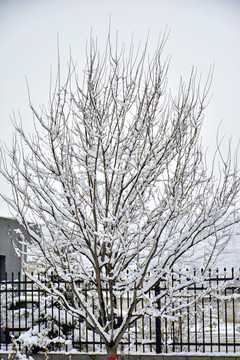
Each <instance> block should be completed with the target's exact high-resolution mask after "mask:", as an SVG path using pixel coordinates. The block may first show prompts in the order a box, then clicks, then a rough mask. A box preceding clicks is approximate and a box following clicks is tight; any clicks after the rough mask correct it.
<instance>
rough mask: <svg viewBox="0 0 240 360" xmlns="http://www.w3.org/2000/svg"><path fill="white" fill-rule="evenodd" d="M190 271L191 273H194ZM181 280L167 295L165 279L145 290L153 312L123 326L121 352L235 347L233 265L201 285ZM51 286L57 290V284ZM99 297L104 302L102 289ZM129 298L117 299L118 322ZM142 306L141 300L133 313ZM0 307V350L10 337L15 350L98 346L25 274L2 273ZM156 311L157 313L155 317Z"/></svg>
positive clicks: (237, 305)
mask: <svg viewBox="0 0 240 360" xmlns="http://www.w3.org/2000/svg"><path fill="white" fill-rule="evenodd" d="M189 274H190V271H189ZM190 275H191V276H192V275H193V276H195V273H194V272H193V273H191V274H190ZM181 281H182V278H181V275H176V274H174V275H172V277H171V287H172V288H175V289H176V288H177V289H178V290H177V291H175V294H174V296H173V297H172V298H171V294H168V291H167V290H168V287H169V286H170V284H169V282H168V283H167V282H166V281H165V280H162V281H161V282H160V283H159V284H157V285H156V286H155V287H154V288H153V289H152V290H151V291H150V292H149V293H148V297H149V298H150V299H151V298H156V297H157V299H158V300H157V303H156V309H157V310H158V311H159V312H158V313H157V312H156V313H155V314H151V315H150V314H148V315H144V316H141V317H139V318H138V319H137V320H136V321H135V322H134V323H133V324H132V325H131V326H129V328H128V330H127V331H126V333H125V335H124V337H123V339H122V342H121V344H120V347H121V348H122V349H123V351H125V352H126V351H127V352H143V353H144V352H147V353H149V352H152V353H168V352H183V351H184V352H190V351H191V352H192V351H194V352H227V353H230V352H234V353H235V352H238V351H240V280H239V275H238V276H236V274H235V273H234V270H233V269H232V270H231V272H230V274H228V273H227V271H226V269H224V271H223V272H222V273H220V272H219V271H218V270H215V271H211V270H209V274H208V277H207V279H206V280H205V281H203V282H201V283H191V284H190V285H189V286H188V287H187V288H182V287H181V286H180V285H181ZM65 285H66V284H65ZM178 285H179V286H178ZM56 286H59V288H60V287H61V283H57V284H56ZM79 286H81V290H82V291H83V292H84V294H85V296H86V300H87V301H89V303H90V304H91V306H92V307H93V309H94V308H95V299H94V298H93V297H91V289H89V288H83V284H81V285H79ZM209 289H211V291H210V290H209ZM162 294H166V296H165V295H164V296H162ZM167 294H168V295H167ZM201 294H204V296H200V295H201ZM105 300H106V302H107V301H109V299H108V292H107V290H106V294H105ZM130 301H131V292H128V293H126V294H125V296H124V297H121V296H119V298H118V299H117V307H118V310H119V313H118V318H117V321H119V324H120V322H121V321H122V318H123V317H124V315H125V312H126V309H127V308H128V306H129V304H130ZM144 306H145V304H144V300H142V301H141V302H140V303H139V304H138V305H137V307H138V308H137V309H136V311H137V310H139V309H141V307H144ZM0 307H1V311H0V324H1V331H0V349H1V350H8V349H9V348H10V347H11V342H12V341H13V338H15V339H17V343H18V346H19V348H20V349H21V350H26V351H28V352H29V351H31V352H34V351H39V350H46V349H48V350H58V349H59V350H66V351H68V350H71V349H72V348H75V349H77V350H79V351H84V352H85V351H86V352H89V351H91V352H98V351H103V350H104V344H103V342H102V340H101V338H100V336H99V335H98V334H96V333H95V332H94V331H93V330H92V329H90V328H89V327H88V326H87V325H86V323H85V322H84V321H83V320H81V319H80V320H79V319H77V318H76V317H74V316H73V315H70V314H69V313H67V311H65V310H63V309H61V307H60V306H59V305H58V304H57V303H56V302H55V300H54V298H52V297H50V296H49V295H47V294H46V293H44V292H43V291H42V290H40V289H39V288H38V287H36V285H35V284H34V282H33V281H31V280H29V279H28V278H27V277H25V276H21V275H20V274H18V276H17V278H15V276H14V275H13V274H11V277H9V276H7V274H6V275H5V280H3V281H1V282H0ZM163 309H164V310H163ZM161 312H162V314H161V316H159V315H156V314H159V313H161ZM119 324H116V326H118V325H119Z"/></svg>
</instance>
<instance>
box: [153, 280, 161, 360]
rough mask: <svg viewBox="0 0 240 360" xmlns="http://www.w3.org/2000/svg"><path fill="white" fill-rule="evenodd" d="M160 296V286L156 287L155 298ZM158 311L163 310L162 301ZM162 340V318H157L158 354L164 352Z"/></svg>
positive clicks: (158, 302)
mask: <svg viewBox="0 0 240 360" xmlns="http://www.w3.org/2000/svg"><path fill="white" fill-rule="evenodd" d="M159 295H160V285H159V284H157V285H156V286H155V296H156V297H158V296H159ZM157 309H158V310H160V309H161V304H160V299H158V300H157ZM161 343H162V340H161V328H160V317H159V316H158V317H156V353H157V354H160V353H161V352H162V344H161Z"/></svg>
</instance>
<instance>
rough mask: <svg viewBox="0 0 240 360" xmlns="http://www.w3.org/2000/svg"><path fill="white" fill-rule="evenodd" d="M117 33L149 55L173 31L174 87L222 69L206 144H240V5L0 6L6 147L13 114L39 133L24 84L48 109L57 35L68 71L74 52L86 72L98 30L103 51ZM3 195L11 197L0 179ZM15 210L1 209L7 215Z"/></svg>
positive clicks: (147, 0) (184, 1) (231, 1)
mask: <svg viewBox="0 0 240 360" xmlns="http://www.w3.org/2000/svg"><path fill="white" fill-rule="evenodd" d="M110 17H111V29H112V33H113V34H114V33H115V32H116V31H117V30H118V33H119V39H120V41H124V42H127V43H128V42H129V41H130V38H131V37H132V34H133V33H134V41H135V42H136V43H137V44H138V43H139V41H141V42H144V41H145V40H146V38H147V35H148V33H149V52H150V53H151V51H154V46H155V44H156V43H157V41H158V38H159V35H160V34H162V33H163V32H164V30H165V28H166V27H167V28H168V29H170V30H171V31H170V36H169V39H168V42H167V44H166V47H165V53H164V54H165V55H166V56H168V55H170V56H171V65H170V70H169V78H170V82H169V83H170V85H171V87H173V88H174V86H176V84H177V82H178V80H179V79H180V76H183V78H184V79H186V80H187V78H188V76H189V74H190V72H191V69H192V66H193V65H194V66H196V67H197V68H198V71H199V73H201V74H202V77H203V79H204V78H206V76H207V73H208V71H209V68H210V65H211V64H213V63H214V64H215V70H214V77H213V83H212V88H211V93H212V94H213V97H212V99H211V102H210V104H209V107H208V109H207V110H206V111H205V123H204V127H203V133H202V136H203V141H204V145H205V146H206V147H209V148H210V149H211V148H213V145H214V144H215V141H216V131H217V128H218V125H219V124H220V122H222V124H221V130H220V133H221V135H225V136H226V139H227V138H229V137H232V139H233V145H234V146H236V144H237V142H238V140H239V127H240V125H239V124H240V115H239V114H240V112H239V105H240V92H239V87H240V0H121V1H114V0H111V1H106V0H88V1H86V0H0V125H1V131H0V141H1V142H5V143H6V144H7V145H11V139H12V133H13V126H12V123H11V120H10V115H11V114H12V113H13V110H14V111H15V112H18V111H20V113H21V116H22V122H23V126H24V128H25V129H29V131H31V129H32V117H31V113H30V112H29V111H28V98H27V88H26V81H25V77H27V79H28V83H29V86H30V90H31V94H32V99H33V101H34V103H35V105H38V104H42V103H46V99H47V96H48V85H49V77H50V66H51V65H52V66H53V67H54V66H56V63H57V45H56V44H57V36H59V44H60V51H61V59H62V64H63V66H64V65H65V64H66V62H67V59H68V55H69V47H70V45H71V51H72V55H73V58H74V60H75V61H76V62H78V64H79V65H81V64H84V60H85V44H86V40H87V39H88V38H89V34H90V31H91V29H92V31H93V34H94V35H96V36H97V37H98V41H99V44H100V47H101V44H103V43H104V42H105V40H106V35H107V33H108V28H109V19H110ZM0 187H1V192H6V193H7V192H8V191H9V190H8V188H7V186H6V184H5V183H4V180H3V179H1V178H0ZM8 215H9V211H8V210H7V208H6V206H5V205H4V204H3V203H2V202H0V216H8Z"/></svg>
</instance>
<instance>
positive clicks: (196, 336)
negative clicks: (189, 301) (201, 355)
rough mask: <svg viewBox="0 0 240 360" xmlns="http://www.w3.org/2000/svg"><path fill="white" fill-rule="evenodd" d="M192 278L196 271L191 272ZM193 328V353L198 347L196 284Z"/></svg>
mask: <svg viewBox="0 0 240 360" xmlns="http://www.w3.org/2000/svg"><path fill="white" fill-rule="evenodd" d="M193 275H194V277H196V269H194V271H193ZM194 299H195V303H194V326H195V351H197V345H198V323H197V302H196V299H197V290H196V283H194Z"/></svg>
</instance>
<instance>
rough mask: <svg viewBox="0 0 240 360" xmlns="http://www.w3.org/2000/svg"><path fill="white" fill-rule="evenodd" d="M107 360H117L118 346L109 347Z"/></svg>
mask: <svg viewBox="0 0 240 360" xmlns="http://www.w3.org/2000/svg"><path fill="white" fill-rule="evenodd" d="M107 360H117V346H116V345H113V346H107Z"/></svg>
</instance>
